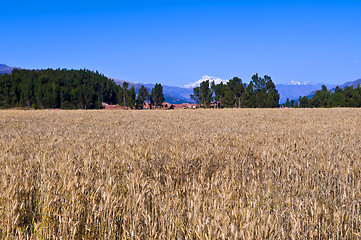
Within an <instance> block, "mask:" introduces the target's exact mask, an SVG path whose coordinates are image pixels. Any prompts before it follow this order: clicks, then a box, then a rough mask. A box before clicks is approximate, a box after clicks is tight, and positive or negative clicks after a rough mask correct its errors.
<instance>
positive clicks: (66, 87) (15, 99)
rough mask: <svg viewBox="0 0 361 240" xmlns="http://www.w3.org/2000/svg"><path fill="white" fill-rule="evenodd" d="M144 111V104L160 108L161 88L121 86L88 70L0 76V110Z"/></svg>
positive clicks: (28, 71) (14, 73)
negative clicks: (112, 107) (114, 108)
mask: <svg viewBox="0 0 361 240" xmlns="http://www.w3.org/2000/svg"><path fill="white" fill-rule="evenodd" d="M103 102H105V103H108V104H119V105H121V106H123V107H125V108H129V109H135V108H136V109H143V107H144V103H145V102H149V105H150V106H151V107H152V106H153V107H159V106H161V105H162V103H163V102H164V96H163V87H162V85H161V84H156V85H155V87H154V88H153V89H152V90H151V92H150V93H149V91H148V90H147V89H146V88H145V87H144V86H141V87H140V89H139V91H138V95H137V93H136V90H135V88H134V87H131V88H129V84H128V83H126V82H124V83H123V86H119V85H117V84H116V83H115V82H114V81H112V80H110V79H108V78H107V77H105V76H104V75H102V74H100V73H98V72H97V71H96V72H93V71H90V70H86V69H84V70H67V69H56V70H53V69H46V70H20V69H14V70H13V72H12V74H4V75H0V107H2V108H10V107H31V108H62V109H99V108H102V103H103Z"/></svg>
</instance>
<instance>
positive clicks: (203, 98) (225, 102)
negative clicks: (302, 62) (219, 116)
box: [190, 74, 280, 108]
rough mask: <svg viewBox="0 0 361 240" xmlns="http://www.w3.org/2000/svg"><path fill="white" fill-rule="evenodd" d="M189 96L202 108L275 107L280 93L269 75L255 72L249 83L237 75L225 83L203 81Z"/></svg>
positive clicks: (277, 104) (277, 105)
mask: <svg viewBox="0 0 361 240" xmlns="http://www.w3.org/2000/svg"><path fill="white" fill-rule="evenodd" d="M190 97H191V98H192V99H193V100H195V101H196V102H197V103H198V104H199V105H200V106H201V107H204V108H208V107H217V108H220V107H226V108H276V107H279V97H280V95H279V93H278V91H277V89H276V86H275V84H274V83H273V81H272V79H271V77H269V76H267V75H266V76H264V77H263V78H262V77H259V76H258V74H255V75H253V76H252V80H251V81H250V82H249V84H246V83H243V82H242V80H241V79H240V78H238V77H234V78H233V79H231V80H229V81H228V82H227V84H224V83H222V82H221V83H219V84H215V83H214V81H212V82H211V83H210V82H209V80H207V81H203V82H202V83H201V84H200V86H199V87H195V88H194V89H193V94H191V95H190Z"/></svg>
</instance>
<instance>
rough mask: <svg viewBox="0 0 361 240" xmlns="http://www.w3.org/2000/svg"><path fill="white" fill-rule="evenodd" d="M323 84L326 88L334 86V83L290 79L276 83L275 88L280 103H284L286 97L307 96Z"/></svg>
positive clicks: (296, 98) (294, 98) (295, 98)
mask: <svg viewBox="0 0 361 240" xmlns="http://www.w3.org/2000/svg"><path fill="white" fill-rule="evenodd" d="M322 85H325V86H326V87H327V88H329V89H330V88H333V87H336V85H334V84H323V83H312V82H295V81H291V82H289V83H286V84H276V89H277V90H278V92H279V94H280V104H282V103H285V102H286V100H287V98H289V99H290V100H292V99H293V100H298V98H299V97H300V96H302V97H303V96H307V95H309V94H310V93H312V92H316V91H317V90H320V89H321V88H322Z"/></svg>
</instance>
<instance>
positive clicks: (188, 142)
mask: <svg viewBox="0 0 361 240" xmlns="http://www.w3.org/2000/svg"><path fill="white" fill-rule="evenodd" d="M0 131H1V132H0V239H60V238H61V239H274V238H279V239H310V238H313V239H360V238H361V110H360V109H273V110H271V109H269V110H268V109H261V110H256V109H239V110H238V109H225V110H179V111H161V110H150V111H80V110H74V111H15V110H13V111H11V110H9V111H0Z"/></svg>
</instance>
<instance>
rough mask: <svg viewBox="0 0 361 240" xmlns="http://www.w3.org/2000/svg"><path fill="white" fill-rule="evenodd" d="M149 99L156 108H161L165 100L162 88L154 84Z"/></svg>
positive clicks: (158, 84)
mask: <svg viewBox="0 0 361 240" xmlns="http://www.w3.org/2000/svg"><path fill="white" fill-rule="evenodd" d="M151 99H152V101H153V102H154V105H155V106H156V107H161V106H162V104H163V102H164V100H165V98H164V95H163V87H162V85H161V84H160V83H156V84H155V86H154V88H153V89H152V92H151Z"/></svg>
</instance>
